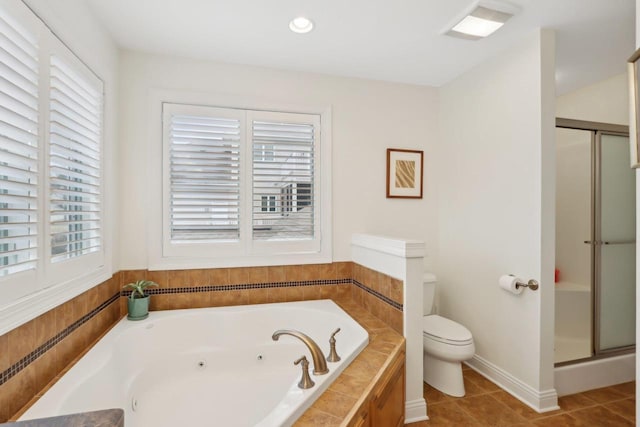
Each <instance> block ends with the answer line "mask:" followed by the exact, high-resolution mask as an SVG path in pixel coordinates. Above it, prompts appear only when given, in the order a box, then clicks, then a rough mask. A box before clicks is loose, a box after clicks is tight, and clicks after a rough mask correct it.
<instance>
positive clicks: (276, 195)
mask: <svg viewBox="0 0 640 427" xmlns="http://www.w3.org/2000/svg"><path fill="white" fill-rule="evenodd" d="M251 128H252V145H253V147H252V148H253V171H252V181H253V194H252V196H253V209H252V213H253V218H252V225H253V238H254V239H258V240H268V239H310V238H313V236H314V231H315V230H314V191H313V187H314V175H315V174H314V172H315V171H314V148H315V140H314V138H315V132H314V130H315V129H314V123H287V122H286V121H266V120H253V121H252V123H251ZM265 147H268V150H265ZM265 153H268V155H265ZM265 199H266V200H268V201H273V204H271V205H269V209H267V210H265V209H264V201H265Z"/></svg>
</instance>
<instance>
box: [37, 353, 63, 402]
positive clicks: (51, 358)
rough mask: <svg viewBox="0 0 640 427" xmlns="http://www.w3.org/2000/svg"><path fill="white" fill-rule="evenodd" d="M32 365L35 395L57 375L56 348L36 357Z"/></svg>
mask: <svg viewBox="0 0 640 427" xmlns="http://www.w3.org/2000/svg"><path fill="white" fill-rule="evenodd" d="M32 365H33V369H34V372H35V393H40V391H41V390H43V389H44V388H45V386H46V385H47V384H49V382H50V381H51V380H52V379H54V378H55V377H56V375H58V366H57V364H56V348H55V347H53V348H51V349H49V351H47V352H46V353H44V354H43V355H42V356H40V357H38V358H37V359H36V360H35V361H34V362H33V363H32Z"/></svg>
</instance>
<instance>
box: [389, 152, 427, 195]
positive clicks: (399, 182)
mask: <svg viewBox="0 0 640 427" xmlns="http://www.w3.org/2000/svg"><path fill="white" fill-rule="evenodd" d="M423 176H424V152H422V151H418V150H405V149H401V148H387V198H390V199H393V198H396V199H422V180H423Z"/></svg>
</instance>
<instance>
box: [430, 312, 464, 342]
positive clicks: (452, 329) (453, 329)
mask: <svg viewBox="0 0 640 427" xmlns="http://www.w3.org/2000/svg"><path fill="white" fill-rule="evenodd" d="M422 331H423V335H424V337H425V338H428V339H431V340H433V341H437V342H441V343H444V344H449V345H456V346H459V345H469V344H472V343H473V336H472V335H471V332H470V331H469V330H468V329H467V328H465V327H464V326H462V325H461V324H459V323H456V322H454V321H453V320H450V319H447V318H446V317H441V316H438V315H437V314H432V315H429V316H424V317H423V318H422Z"/></svg>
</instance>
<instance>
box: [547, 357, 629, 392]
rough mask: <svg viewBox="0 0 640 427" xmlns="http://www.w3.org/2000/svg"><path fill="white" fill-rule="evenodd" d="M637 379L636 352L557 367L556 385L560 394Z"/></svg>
mask: <svg viewBox="0 0 640 427" xmlns="http://www.w3.org/2000/svg"><path fill="white" fill-rule="evenodd" d="M635 379H636V355H635V353H634V354H625V355H622V356H615V357H608V358H606V359H599V360H591V361H588V362H583V363H576V364H574V365H566V366H560V367H558V368H555V386H556V390H557V391H558V395H559V396H566V395H568V394H574V393H580V392H583V391H586V390H593V389H594V388H600V387H608V386H610V385H614V384H620V383H626V382H629V381H634V380H635Z"/></svg>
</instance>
